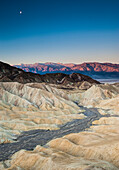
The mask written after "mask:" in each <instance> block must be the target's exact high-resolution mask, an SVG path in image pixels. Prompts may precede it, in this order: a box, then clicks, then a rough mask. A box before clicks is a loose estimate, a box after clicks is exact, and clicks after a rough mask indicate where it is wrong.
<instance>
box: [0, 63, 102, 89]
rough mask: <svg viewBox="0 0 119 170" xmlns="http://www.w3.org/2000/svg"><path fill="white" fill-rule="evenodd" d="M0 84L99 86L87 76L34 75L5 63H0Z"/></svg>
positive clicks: (62, 74)
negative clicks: (84, 84) (82, 84)
mask: <svg viewBox="0 0 119 170" xmlns="http://www.w3.org/2000/svg"><path fill="white" fill-rule="evenodd" d="M0 82H19V83H24V84H25V83H35V82H36V83H47V84H59V85H61V84H62V85H69V86H70V87H71V86H72V85H73V86H79V85H81V83H84V82H88V86H90V85H91V84H100V83H99V82H98V81H96V80H94V79H92V78H91V77H89V76H86V75H83V74H80V73H72V74H69V75H68V74H64V73H52V74H44V75H40V74H36V73H31V72H25V71H24V70H22V69H20V68H16V67H14V66H10V65H9V64H7V63H3V62H1V61H0Z"/></svg>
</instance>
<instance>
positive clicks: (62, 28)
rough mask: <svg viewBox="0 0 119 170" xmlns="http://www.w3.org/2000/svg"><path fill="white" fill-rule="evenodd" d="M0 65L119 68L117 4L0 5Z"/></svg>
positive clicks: (116, 0) (43, 1) (118, 0)
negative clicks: (109, 65) (89, 64)
mask: <svg viewBox="0 0 119 170" xmlns="http://www.w3.org/2000/svg"><path fill="white" fill-rule="evenodd" d="M20 11H22V14H20ZM0 60H1V61H4V62H7V63H10V64H20V63H35V62H64V63H82V62H88V61H92V62H93V61H94V62H95V61H96V62H112V63H119V0H4V1H3V0H0Z"/></svg>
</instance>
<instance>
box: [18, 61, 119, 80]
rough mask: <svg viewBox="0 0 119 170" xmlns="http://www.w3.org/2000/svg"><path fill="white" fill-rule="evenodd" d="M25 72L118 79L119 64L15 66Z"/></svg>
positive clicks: (39, 64) (38, 64)
mask: <svg viewBox="0 0 119 170" xmlns="http://www.w3.org/2000/svg"><path fill="white" fill-rule="evenodd" d="M15 67H17V68H21V69H22V70H24V71H26V72H33V73H38V74H45V73H57V72H62V73H67V74H71V73H73V72H77V73H82V74H86V75H89V76H91V77H93V78H104V77H105V78H117V77H119V64H112V63H97V62H90V63H82V64H73V63H69V64H63V63H49V62H48V63H35V64H20V65H15Z"/></svg>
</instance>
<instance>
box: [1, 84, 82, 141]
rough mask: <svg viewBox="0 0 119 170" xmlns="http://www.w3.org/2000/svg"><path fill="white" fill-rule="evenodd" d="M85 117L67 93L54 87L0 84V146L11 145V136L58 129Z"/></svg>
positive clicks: (12, 137)
mask: <svg viewBox="0 0 119 170" xmlns="http://www.w3.org/2000/svg"><path fill="white" fill-rule="evenodd" d="M70 98H71V97H70ZM79 113H80V114H79ZM84 117H85V115H84V114H83V111H82V110H81V109H80V107H79V106H77V105H76V104H75V103H74V102H73V101H72V100H71V99H69V97H68V92H65V91H63V90H62V89H58V88H56V87H55V86H54V87H52V86H50V85H45V84H43V83H41V84H38V83H30V84H21V83H17V82H15V83H13V82H6V83H2V82H1V83H0V137H1V142H2V141H5V140H9V141H12V139H14V135H13V134H19V133H20V132H22V131H27V130H32V129H50V130H52V129H58V128H59V126H60V125H62V124H64V123H66V122H69V121H71V120H73V119H82V118H84Z"/></svg>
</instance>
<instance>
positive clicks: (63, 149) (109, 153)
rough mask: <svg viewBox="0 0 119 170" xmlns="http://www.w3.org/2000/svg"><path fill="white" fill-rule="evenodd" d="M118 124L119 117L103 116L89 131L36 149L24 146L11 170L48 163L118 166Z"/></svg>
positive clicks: (82, 169) (113, 169) (109, 169)
mask: <svg viewBox="0 0 119 170" xmlns="http://www.w3.org/2000/svg"><path fill="white" fill-rule="evenodd" d="M95 125H97V126H95ZM118 128H119V119H118V118H115V117H111V118H101V119H100V120H96V121H94V122H93V126H91V128H90V129H89V130H88V131H85V132H80V133H72V134H69V135H66V136H64V137H62V138H57V139H54V140H51V141H50V142H49V143H48V144H47V145H45V146H44V147H41V146H37V147H36V148H35V149H34V150H33V151H26V150H21V151H19V152H17V153H15V154H14V155H13V156H12V160H11V161H9V162H6V166H7V165H8V167H9V168H8V169H9V170H13V169H25V170H27V169H39V170H40V169H43V170H46V169H47V167H48V169H49V170H55V169H58V170H65V169H68V170H73V169H76V170H86V169H91V170H95V169H102V170H103V169H105V170H118V168H119V142H118V141H119V131H118ZM4 164H5V163H4ZM2 166H3V164H1V167H2Z"/></svg>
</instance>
